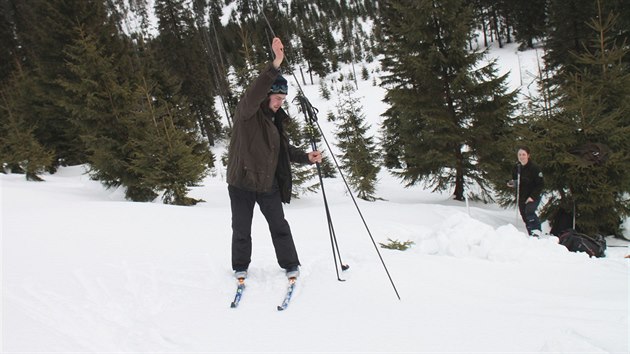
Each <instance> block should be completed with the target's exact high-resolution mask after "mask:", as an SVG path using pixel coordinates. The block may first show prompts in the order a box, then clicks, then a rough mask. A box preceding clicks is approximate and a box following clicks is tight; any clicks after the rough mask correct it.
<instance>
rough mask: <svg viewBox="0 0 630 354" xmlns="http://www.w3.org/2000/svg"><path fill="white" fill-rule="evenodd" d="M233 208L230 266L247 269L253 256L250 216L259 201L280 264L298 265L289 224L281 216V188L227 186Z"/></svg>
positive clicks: (240, 269) (241, 269)
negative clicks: (255, 189) (257, 189)
mask: <svg viewBox="0 0 630 354" xmlns="http://www.w3.org/2000/svg"><path fill="white" fill-rule="evenodd" d="M228 191H229V193H230V204H231V207H232V269H234V270H235V271H243V270H247V268H248V267H249V264H250V262H251V256H252V235H251V233H252V218H253V216H254V205H255V204H256V203H258V206H259V207H260V211H261V212H262V214H263V215H264V216H265V219H266V220H267V224H268V225H269V231H270V232H271V240H272V242H273V247H274V249H275V251H276V258H277V260H278V264H279V265H280V267H282V268H284V269H288V268H291V267H294V266H298V265H300V261H299V260H298V255H297V251H296V249H295V244H294V243H293V236H292V235H291V228H290V227H289V223H288V222H287V221H286V220H285V218H284V210H282V201H281V199H280V190H279V189H278V186H277V183H274V186H273V188H272V191H271V192H269V193H258V192H251V191H247V190H243V189H240V188H236V187H234V186H229V185H228Z"/></svg>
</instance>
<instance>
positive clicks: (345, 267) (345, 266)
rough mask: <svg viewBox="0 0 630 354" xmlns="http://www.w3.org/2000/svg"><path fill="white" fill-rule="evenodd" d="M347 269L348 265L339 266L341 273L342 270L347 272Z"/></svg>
mask: <svg viewBox="0 0 630 354" xmlns="http://www.w3.org/2000/svg"><path fill="white" fill-rule="evenodd" d="M349 268H350V266H349V265H347V264H342V265H341V270H342V271H344V270H348V269H349Z"/></svg>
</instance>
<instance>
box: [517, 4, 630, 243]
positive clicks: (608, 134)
mask: <svg viewBox="0 0 630 354" xmlns="http://www.w3.org/2000/svg"><path fill="white" fill-rule="evenodd" d="M617 19H618V17H616V16H613V15H612V14H611V15H609V14H607V13H606V12H599V13H598V14H597V16H596V17H594V18H593V19H592V20H591V21H590V22H589V24H588V25H589V27H590V28H591V36H590V38H591V40H590V41H589V42H588V43H589V45H588V46H587V47H586V48H585V51H584V52H582V54H580V55H578V56H576V57H575V58H574V59H573V61H574V62H575V63H576V67H573V68H572V69H571V70H569V71H567V72H565V73H564V74H563V75H564V77H563V78H562V79H561V80H560V82H562V83H563V84H562V85H561V86H560V87H559V89H558V96H559V97H558V103H557V105H556V108H557V109H556V110H555V111H554V113H553V114H551V115H540V117H539V119H538V120H536V121H534V123H533V124H531V125H530V126H529V127H526V130H525V133H526V134H529V136H530V137H531V138H532V139H535V140H536V141H537V142H539V144H540V145H541V146H540V148H539V149H538V154H539V155H540V162H541V165H542V166H543V170H544V171H545V183H546V185H547V187H548V188H549V189H550V190H551V191H552V194H551V198H550V203H549V207H548V208H547V209H546V210H545V214H546V215H549V216H550V217H553V214H554V213H555V212H556V211H557V210H558V208H564V209H565V210H566V211H568V212H572V211H573V208H574V207H575V210H576V228H577V229H578V230H579V231H581V232H583V233H586V234H591V235H592V234H596V233H599V234H604V235H609V234H614V235H620V234H621V230H620V225H621V221H622V220H623V218H625V217H627V216H628V215H630V202H629V201H628V198H627V193H628V192H630V160H629V159H628V155H627V152H628V150H629V149H630V118H629V117H630V100H628V97H630V66H629V65H628V61H627V60H626V58H627V57H628V56H629V55H630V53H629V52H628V49H627V48H626V47H624V46H623V45H619V43H616V41H615V35H616V34H617V33H619V29H618V27H617V26H618V22H617ZM526 136H527V135H526Z"/></svg>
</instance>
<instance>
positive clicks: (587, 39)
mask: <svg viewBox="0 0 630 354" xmlns="http://www.w3.org/2000/svg"><path fill="white" fill-rule="evenodd" d="M0 16H1V17H2V18H1V19H0V164H2V169H0V171H1V172H3V173H21V174H24V176H25V178H26V179H28V180H30V181H42V180H43V175H44V173H54V172H55V171H56V170H57V169H58V168H59V167H60V166H67V165H78V164H84V165H86V166H88V167H89V171H90V176H91V177H92V178H94V179H95V180H98V181H100V182H101V183H103V184H104V185H105V186H107V187H121V186H122V187H124V190H125V196H126V198H127V199H129V200H131V201H137V202H143V201H144V202H146V201H153V200H155V199H157V198H161V199H162V201H163V202H164V203H168V204H176V205H193V204H195V203H197V202H198V200H195V199H193V198H190V197H189V196H188V195H187V192H188V190H189V188H190V187H191V186H195V185H198V184H199V183H200V182H201V181H202V180H203V178H204V177H206V176H207V175H208V174H209V173H211V172H212V170H213V168H215V167H217V166H219V165H220V164H225V158H224V156H214V154H213V153H212V151H213V150H212V147H213V146H215V145H216V144H218V143H220V142H223V141H226V140H228V139H229V136H230V129H231V116H232V114H233V112H234V109H235V107H236V104H237V102H238V99H239V97H240V96H241V93H242V92H243V90H244V88H246V87H247V84H248V83H249V82H250V81H251V80H252V79H253V78H254V77H255V76H256V74H257V72H258V70H259V69H261V67H262V66H263V65H264V64H265V63H266V62H268V61H269V60H271V59H272V58H271V54H270V43H271V40H272V38H273V36H274V35H278V36H279V37H281V38H282V40H283V42H284V44H285V51H286V53H287V57H288V58H291V64H292V65H291V67H288V66H285V67H284V68H283V70H285V71H289V70H295V71H296V72H295V73H293V74H296V76H297V77H299V78H300V80H302V81H303V84H305V85H306V84H314V82H315V81H318V80H316V78H323V77H325V76H326V75H328V74H331V73H334V72H337V71H338V70H339V69H340V67H341V66H342V65H349V64H353V65H358V66H359V67H360V65H362V63H376V64H378V66H379V68H380V70H379V71H378V72H377V73H369V72H367V71H366V70H364V71H363V72H362V73H359V74H360V75H362V77H363V78H367V77H369V76H370V75H374V78H373V79H374V82H375V83H377V84H378V85H381V86H382V87H383V88H384V89H385V90H386V95H385V102H386V103H387V105H388V107H389V108H388V109H387V111H385V112H382V117H381V118H382V119H381V125H380V126H379V131H380V134H379V136H377V137H371V136H369V135H367V134H366V128H365V124H366V123H365V113H364V112H362V110H361V107H360V106H359V105H357V100H356V99H355V96H354V95H355V93H354V92H353V89H352V78H347V81H346V82H345V83H344V91H343V92H342V94H340V95H334V96H332V97H331V95H330V92H328V91H329V88H328V87H326V84H325V83H324V84H322V85H321V87H320V92H321V94H322V96H323V97H326V95H327V96H328V97H327V98H328V99H330V100H335V102H336V106H337V108H338V109H337V112H334V114H332V115H331V116H330V117H329V119H330V120H334V121H335V122H336V123H337V127H338V131H337V134H336V138H337V140H338V148H339V149H340V150H341V151H342V152H343V153H342V154H341V155H340V156H338V157H339V159H340V161H341V165H342V166H341V168H342V170H343V171H344V173H346V174H347V175H348V176H349V181H350V182H351V184H352V187H353V188H354V189H355V190H356V191H357V194H358V195H359V197H361V198H363V199H365V200H370V201H373V200H378V199H379V198H378V196H377V195H376V194H375V191H376V189H375V186H376V183H377V177H376V176H377V173H378V172H379V171H380V170H382V169H384V170H387V171H388V172H389V173H392V174H394V175H395V176H397V177H399V179H400V181H401V183H403V184H405V185H409V186H410V185H415V184H418V183H421V184H424V185H426V186H428V187H430V188H432V189H433V190H435V191H447V192H449V193H452V195H453V198H454V199H456V200H461V201H463V200H465V199H466V198H472V199H478V200H482V201H486V202H497V203H500V204H502V205H509V203H513V201H514V195H513V190H512V189H510V188H508V187H507V186H506V176H509V175H510V171H511V169H512V167H513V166H514V163H515V162H516V150H517V148H518V146H520V145H527V146H528V147H529V148H530V149H531V151H532V156H534V159H535V161H536V162H537V163H538V164H539V165H540V166H541V167H542V170H543V172H544V178H545V201H546V203H545V205H544V206H543V217H545V218H548V219H552V218H553V217H554V215H555V214H556V213H558V212H561V211H565V212H569V213H573V212H575V215H576V221H577V225H576V226H577V229H578V230H579V231H581V232H583V233H587V234H595V233H600V234H605V235H610V234H613V235H620V234H621V229H620V228H621V224H622V221H623V220H624V219H625V218H627V217H629V216H630V154H629V153H628V151H630V53H629V51H630V3H629V2H628V1H627V0H274V1H269V0H0ZM506 43H517V44H518V47H519V50H528V49H532V48H537V49H539V50H541V51H542V52H544V65H542V66H541V68H540V72H539V73H538V75H539V77H538V80H537V84H538V85H539V87H538V91H539V92H540V95H539V96H537V97H529V98H527V100H525V101H526V102H523V101H524V100H522V99H519V98H518V97H517V93H516V92H510V91H509V90H508V88H507V87H508V86H507V83H506V79H507V78H506V75H499V74H498V72H499V70H498V68H497V65H496V63H495V62H488V61H486V60H484V56H485V54H486V50H487V48H488V46H489V45H493V46H499V47H502V46H503V45H505V44H506ZM313 130H314V129H313V127H312V126H308V125H306V126H302V125H301V124H300V123H299V122H296V124H295V125H293V126H292V127H291V129H290V133H291V140H292V143H293V145H296V146H300V147H303V148H305V149H306V148H308V146H309V136H313V138H314V139H320V137H318V134H317V133H318V132H317V131H315V132H313ZM324 156H326V152H325V154H324ZM327 160H329V159H327ZM327 163H328V164H327V165H326V164H324V165H323V167H325V168H323V169H322V170H325V174H326V175H327V176H330V177H333V176H335V174H336V172H335V171H334V168H333V167H332V166H330V164H329V163H330V161H327ZM312 173H313V171H312V170H310V171H305V170H296V173H294V177H295V178H296V181H295V185H296V186H297V187H298V188H296V189H297V190H301V191H303V192H308V191H313V190H314V189H315V187H316V186H312V185H307V184H308V183H309V182H308V181H309V180H311V179H310V177H311V176H312ZM44 183H45V182H44ZM310 183H312V182H310Z"/></svg>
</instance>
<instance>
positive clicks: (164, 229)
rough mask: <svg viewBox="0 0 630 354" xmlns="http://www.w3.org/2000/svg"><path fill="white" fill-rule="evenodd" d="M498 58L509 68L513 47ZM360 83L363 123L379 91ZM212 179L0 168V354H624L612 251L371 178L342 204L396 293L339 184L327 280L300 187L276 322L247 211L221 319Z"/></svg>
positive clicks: (221, 246) (224, 258)
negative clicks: (163, 193) (163, 195)
mask: <svg viewBox="0 0 630 354" xmlns="http://www.w3.org/2000/svg"><path fill="white" fill-rule="evenodd" d="M502 51H503V52H502V53H501V54H499V55H500V58H501V59H502V60H504V61H506V65H518V64H514V63H515V62H517V63H518V61H517V57H516V55H517V54H516V52H515V50H514V47H511V50H510V49H509V48H507V49H505V50H502ZM521 55H523V53H521ZM521 63H522V61H521ZM502 67H507V66H502ZM511 75H515V74H514V73H512V74H511ZM518 78H519V75H516V79H514V80H518ZM513 82H514V81H513ZM360 85H361V91H360V92H361V95H364V96H365V98H364V101H365V104H364V107H365V112H366V115H367V117H368V120H370V121H371V122H372V123H373V124H377V123H378V121H379V115H380V113H382V112H383V110H384V106H383V104H382V102H380V99H381V97H382V94H383V91H382V89H380V88H378V87H373V86H371V80H368V81H365V82H360ZM517 86H518V85H517ZM317 87H318V86H317V84H315V85H313V86H308V87H305V91H307V94H308V95H309V97H310V98H311V100H312V101H313V103H314V105H315V106H317V107H318V108H320V111H321V113H320V116H321V117H320V118H322V119H321V120H320V121H321V124H322V126H323V128H324V129H325V131H330V129H332V126H329V124H328V123H327V122H325V119H323V117H325V112H326V109H328V107H331V106H332V104H333V102H323V101H321V100H320V99H319V98H318V95H317ZM293 92H295V91H293ZM292 113H293V114H296V111H293V112H292ZM374 129H376V127H374ZM329 137H332V134H331V135H330V136H329ZM218 149H220V148H218ZM224 175H225V171H224V170H223V169H217V171H216V173H215V175H214V176H210V177H208V178H206V179H205V181H204V183H203V184H202V185H201V186H199V187H196V188H194V189H193V190H192V191H191V196H193V197H196V198H203V199H204V200H205V201H206V202H205V203H200V204H198V205H197V206H194V207H177V206H168V205H162V204H160V203H159V202H155V203H131V202H127V201H125V200H124V198H123V193H122V192H121V191H119V190H105V189H103V188H102V186H101V185H100V184H99V183H98V182H95V181H92V180H90V179H89V177H88V176H87V175H85V174H84V167H83V166H75V167H68V168H62V169H61V170H60V171H59V172H58V173H57V174H55V175H51V176H45V179H46V182H44V183H33V182H26V181H24V178H23V176H19V175H0V183H1V193H2V195H1V199H2V210H1V215H2V220H1V222H2V238H1V241H2V244H1V247H2V308H1V312H2V322H1V324H2V333H1V334H2V335H1V340H2V343H1V345H2V346H1V348H2V352H6V353H12V352H59V353H67V352H98V353H104V352H116V353H120V352H125V353H150V352H168V353H193V352H194V353H236V352H238V353H307V352H308V353H313V352H316V353H332V352H336V353H340V352H343V353H346V352H354V353H376V352H379V353H402V352H405V353H409V352H414V353H415V352H419V353H420V352H422V353H426V352H441V353H446V352H449V353H450V352H484V353H486V352H496V353H499V352H500V353H516V352H518V353H524V352H528V353H529V352H543V353H551V352H553V353H627V352H628V351H629V348H630V345H629V343H628V333H629V325H628V313H629V304H628V298H629V297H628V295H629V294H628V291H629V282H630V280H629V267H628V266H629V264H628V261H627V260H626V259H624V258H623V256H624V255H625V254H627V253H629V252H628V248H627V247H626V248H609V250H608V253H607V257H606V258H602V259H590V258H588V257H587V256H586V255H585V254H576V253H570V252H568V251H567V250H566V249H565V248H564V247H563V246H561V245H558V244H556V242H557V239H555V238H548V239H540V240H539V239H532V238H528V237H527V236H526V235H525V233H524V226H523V225H522V222H521V221H520V220H519V219H518V218H517V216H516V213H515V211H514V210H513V209H512V210H503V209H501V208H499V207H497V206H496V205H483V204H474V203H471V205H470V208H467V207H466V205H465V204H463V203H459V202H455V201H452V200H450V198H449V195H448V194H434V193H430V191H427V190H423V189H422V188H421V187H414V188H407V189H405V188H403V187H402V186H401V185H400V184H399V182H398V181H397V180H395V179H394V178H393V177H391V176H389V175H388V174H387V173H386V172H385V171H384V172H382V173H381V175H380V178H381V179H380V182H379V186H378V192H377V194H378V196H379V197H381V198H383V199H384V200H383V201H377V202H373V203H368V202H363V201H360V200H359V201H358V202H359V206H360V207H361V210H362V212H363V214H364V216H365V217H366V219H367V221H368V225H369V226H370V229H371V231H372V234H373V235H374V236H375V238H376V241H377V242H386V240H387V238H391V239H397V240H400V241H407V240H410V241H413V242H415V245H414V246H413V247H412V248H410V249H409V250H407V251H404V252H400V251H392V250H385V249H381V250H380V251H381V253H382V256H383V258H384V261H385V263H386V264H387V266H388V269H389V271H390V273H391V275H392V278H393V280H394V283H395V285H396V287H397V289H398V291H399V293H400V296H401V300H398V299H397V297H396V295H395V293H394V290H393V288H392V286H391V284H390V283H389V280H388V278H387V275H386V274H385V271H384V270H383V267H382V265H381V263H380V261H379V259H378V255H377V254H376V251H375V249H374V246H373V245H372V243H371V241H370V239H369V237H368V235H367V233H366V232H365V229H364V228H363V225H362V223H361V220H360V219H359V217H358V215H357V213H356V211H355V209H354V205H353V204H352V201H351V199H350V198H349V197H348V196H347V195H346V194H345V191H344V187H343V185H342V181H341V180H340V179H339V178H338V179H327V180H326V181H325V183H326V191H327V195H328V197H329V203H330V207H331V211H332V216H333V221H334V222H335V229H336V231H337V236H338V239H339V247H340V250H341V254H342V257H343V261H344V262H345V263H348V264H349V265H350V269H349V270H348V271H347V272H344V273H343V274H342V277H343V278H344V279H345V280H346V281H345V282H339V281H337V279H336V276H335V271H334V268H333V260H332V255H331V247H330V242H329V237H328V231H327V227H326V222H325V214H324V210H323V206H322V199H321V195H319V194H311V195H307V196H304V197H302V198H300V199H298V200H294V201H292V202H291V204H290V205H288V206H286V207H285V213H286V215H287V219H288V220H289V223H290V224H291V227H292V230H293V234H294V237H295V242H296V245H297V248H298V252H299V254H300V259H301V262H302V264H303V267H302V276H301V277H300V280H299V283H298V287H297V290H296V294H295V295H294V299H293V302H292V304H291V305H290V307H289V309H288V310H287V311H285V312H277V311H276V306H277V305H279V304H280V302H281V300H282V296H283V293H284V288H285V286H286V279H285V278H284V274H283V272H282V270H281V269H280V268H279V267H278V266H277V264H276V261H275V256H274V253H273V248H272V245H271V240H270V237H269V235H268V231H267V226H266V223H265V221H264V218H263V217H262V215H261V214H260V213H259V212H256V214H255V216H254V225H253V230H254V234H253V238H254V254H253V263H252V265H251V268H250V278H249V279H248V283H247V284H248V288H247V290H246V292H245V294H244V296H243V300H242V302H241V305H240V307H239V308H238V309H231V308H230V307H229V304H230V301H231V300H232V298H233V296H234V290H235V282H234V280H233V278H232V275H231V270H230V235H231V231H230V211H229V198H228V195H227V187H226V184H225V181H224ZM621 244H622V245H623V243H621Z"/></svg>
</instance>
